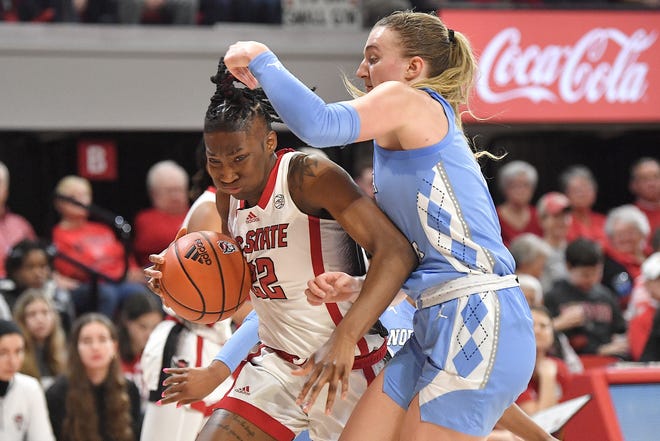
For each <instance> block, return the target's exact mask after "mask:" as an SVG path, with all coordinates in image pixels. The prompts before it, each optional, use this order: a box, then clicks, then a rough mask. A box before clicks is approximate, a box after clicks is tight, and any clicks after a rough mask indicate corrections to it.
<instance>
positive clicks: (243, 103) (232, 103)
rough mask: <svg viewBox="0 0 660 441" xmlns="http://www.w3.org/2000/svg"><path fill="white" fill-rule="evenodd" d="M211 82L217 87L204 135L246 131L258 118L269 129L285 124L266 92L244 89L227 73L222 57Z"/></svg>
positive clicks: (207, 116)
mask: <svg viewBox="0 0 660 441" xmlns="http://www.w3.org/2000/svg"><path fill="white" fill-rule="evenodd" d="M211 82H212V83H213V84H215V86H216V87H215V93H214V94H213V96H212V97H211V103H210V104H209V107H208V109H207V110H206V117H205V118H204V132H215V131H228V132H237V131H246V130H248V129H249V126H250V123H251V122H252V119H253V118H254V117H255V116H257V115H259V116H261V117H263V118H264V120H265V121H266V126H267V127H268V129H269V130H270V129H271V123H272V122H282V120H281V119H280V117H279V115H278V114H277V112H275V109H274V108H273V105H272V104H271V103H270V101H268V97H267V96H266V94H265V93H264V91H263V89H261V88H259V89H250V88H248V87H245V85H243V84H242V83H241V82H240V81H238V80H237V79H236V78H235V77H234V76H233V75H232V74H231V73H230V72H229V70H227V66H226V65H225V62H224V59H223V58H221V59H220V62H219V63H218V72H217V73H216V74H215V75H214V76H212V77H211Z"/></svg>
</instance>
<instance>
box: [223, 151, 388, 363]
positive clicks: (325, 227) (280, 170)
mask: <svg viewBox="0 0 660 441" xmlns="http://www.w3.org/2000/svg"><path fill="white" fill-rule="evenodd" d="M298 154H300V153H298V152H288V153H280V152H278V162H277V164H276V165H275V167H273V170H272V171H271V175H270V177H269V179H268V183H267V185H266V188H265V189H264V192H263V194H262V195H261V198H260V199H259V202H258V204H257V205H256V206H254V207H250V208H247V207H244V201H239V200H236V199H234V198H232V199H231V206H230V211H229V225H228V226H229V230H230V231H231V232H232V234H233V235H234V236H235V237H236V240H237V241H238V243H239V245H240V246H241V247H242V249H243V253H244V254H245V257H246V259H247V261H248V263H249V264H250V267H251V268H250V269H251V271H252V280H253V285H252V292H251V298H252V303H253V305H254V308H255V310H256V312H257V314H258V316H259V337H260V339H261V341H262V343H263V344H265V345H266V346H269V347H272V348H274V349H277V350H280V351H284V352H287V353H288V354H291V355H294V356H296V357H298V358H300V359H305V358H307V357H308V356H309V355H310V354H311V353H313V352H314V351H315V350H316V349H317V348H319V347H320V346H321V344H323V343H325V342H326V341H327V339H328V337H329V336H330V333H331V332H332V331H333V330H334V328H335V326H336V324H337V323H339V322H340V321H341V319H342V317H343V316H344V314H345V313H346V311H347V310H348V309H349V308H350V306H351V303H349V302H342V303H330V304H325V305H322V306H312V305H310V304H309V303H308V302H307V298H306V297H305V293H304V291H305V288H306V287H307V282H308V281H309V280H311V279H313V278H314V277H315V276H316V275H318V274H321V273H323V272H327V271H343V272H345V273H348V274H352V275H361V274H362V273H363V272H364V267H363V260H362V258H361V253H360V250H359V248H358V247H357V245H356V244H355V242H354V241H353V240H352V239H351V238H350V237H349V236H348V234H346V232H344V230H343V229H342V228H341V226H340V225H339V224H338V223H337V222H336V221H335V220H328V219H320V218H318V217H314V216H309V215H307V214H305V213H303V212H301V211H300V210H299V209H298V207H297V206H296V205H295V203H294V202H293V200H292V198H291V195H290V194H289V185H288V179H287V176H288V171H289V164H290V161H291V159H292V158H293V157H294V156H295V155H298ZM327 191H332V190H331V189H328V190H327ZM382 342H383V338H382V337H380V336H379V335H367V336H366V339H365V338H363V339H361V340H360V342H359V344H358V349H356V355H364V354H367V353H369V352H371V351H373V350H374V349H377V348H379V347H380V346H381V344H382Z"/></svg>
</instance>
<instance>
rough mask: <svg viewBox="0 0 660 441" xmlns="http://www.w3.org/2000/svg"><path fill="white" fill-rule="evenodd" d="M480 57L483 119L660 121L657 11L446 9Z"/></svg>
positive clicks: (477, 94) (477, 99)
mask: <svg viewBox="0 0 660 441" xmlns="http://www.w3.org/2000/svg"><path fill="white" fill-rule="evenodd" d="M441 16H442V19H443V21H444V22H445V24H446V25H447V26H448V27H449V28H451V29H455V30H457V31H460V32H462V33H463V34H465V35H466V36H467V37H468V39H469V40H470V42H471V43H472V46H473V49H474V51H475V53H476V54H477V56H478V57H479V70H480V74H479V78H478V80H477V85H476V87H475V90H474V94H473V96H472V98H471V99H472V101H471V104H470V107H471V109H472V110H473V111H474V113H475V114H476V115H477V116H478V117H485V118H488V119H487V121H488V122H495V121H497V122H512V123H513V122H517V123H649V122H660V11H644V12H641V11H511V10H509V11H478V10H471V11H468V10H443V11H442V12H441Z"/></svg>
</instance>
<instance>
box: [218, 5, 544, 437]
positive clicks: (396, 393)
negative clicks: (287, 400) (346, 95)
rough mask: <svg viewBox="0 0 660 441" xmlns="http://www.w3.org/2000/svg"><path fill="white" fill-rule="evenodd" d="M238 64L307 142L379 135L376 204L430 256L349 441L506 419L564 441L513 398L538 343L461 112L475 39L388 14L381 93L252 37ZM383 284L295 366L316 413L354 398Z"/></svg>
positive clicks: (469, 429) (370, 71)
mask: <svg viewBox="0 0 660 441" xmlns="http://www.w3.org/2000/svg"><path fill="white" fill-rule="evenodd" d="M224 59H225V63H226V64H227V67H228V68H229V70H230V71H231V72H232V73H233V74H234V75H235V76H236V77H237V78H238V79H239V80H240V81H242V82H243V83H244V84H245V85H247V86H248V87H250V88H254V87H257V86H258V85H261V87H262V88H263V89H264V91H265V92H266V94H267V95H268V98H269V100H270V101H271V103H272V104H273V106H274V107H275V109H276V111H277V112H278V114H279V115H280V116H281V117H282V119H283V120H284V122H285V123H286V124H287V126H288V127H289V128H290V129H291V130H292V131H293V132H294V133H295V134H296V135H297V136H298V137H299V138H301V139H302V140H303V141H304V142H306V143H307V144H309V145H312V146H314V147H324V146H336V145H346V144H349V143H354V142H359V141H364V140H370V139H373V140H374V144H375V148H374V150H375V152H374V182H375V189H376V199H377V201H378V204H379V206H380V207H381V208H382V209H383V210H384V211H385V212H386V213H387V215H388V216H389V217H390V219H391V220H392V221H393V222H394V223H395V224H396V225H397V226H398V228H399V229H400V230H401V231H402V232H403V233H404V234H405V235H406V237H407V238H408V240H409V241H410V242H411V243H412V245H413V247H414V248H415V250H416V252H417V256H418V259H419V267H418V268H417V269H416V270H415V271H414V272H413V273H412V275H411V276H410V278H409V279H408V280H407V281H406V282H405V284H404V286H403V289H404V290H405V291H406V293H407V294H408V295H409V296H410V297H411V298H412V299H413V300H415V302H416V304H417V312H416V313H415V316H414V334H413V336H412V338H411V339H410V340H408V342H407V343H406V344H405V346H404V347H403V348H402V349H401V350H400V351H399V352H398V353H397V354H396V356H395V357H394V359H393V360H392V361H390V363H389V364H388V365H387V367H386V368H385V370H384V372H381V374H380V375H379V376H378V377H377V378H376V380H375V381H374V382H373V383H372V384H371V385H370V386H369V388H368V389H367V391H366V393H365V394H364V395H363V396H362V398H361V400H360V402H359V403H358V405H357V407H356V408H355V410H354V411H353V413H352V416H351V418H350V419H349V422H348V424H347V426H346V428H345V429H344V431H343V432H342V436H341V438H340V439H341V440H344V441H347V440H359V441H362V440H365V439H377V440H400V439H415V440H434V441H437V440H453V441H455V440H459V441H462V440H470V441H472V440H484V439H485V438H486V436H487V435H488V434H489V433H490V432H491V430H492V429H493V427H494V425H495V423H496V422H497V421H498V419H500V418H501V419H500V422H501V423H502V425H503V426H505V427H506V428H508V429H510V430H512V431H513V432H514V433H516V434H519V435H522V436H523V437H525V438H527V439H554V438H552V437H551V436H550V435H548V434H546V433H544V432H543V431H542V430H540V428H538V426H535V425H534V424H533V423H532V422H531V420H530V419H529V418H528V417H526V416H525V415H524V413H523V412H522V411H521V410H520V409H519V408H517V407H515V406H511V405H512V403H513V402H514V401H515V399H516V398H517V396H518V395H519V394H520V393H521V392H522V391H523V390H524V389H525V387H526V386H527V383H528V381H529V378H530V376H531V374H532V370H533V368H534V357H535V341H534V334H533V331H532V321H531V317H530V312H529V307H528V306H527V303H526V301H525V298H524V296H523V294H522V292H521V290H520V288H519V286H518V284H517V281H516V279H515V276H514V275H513V272H514V262H513V258H512V257H511V255H510V254H509V252H508V251H507V249H506V248H505V246H504V244H503V243H502V239H501V234H500V229H499V223H498V219H497V215H496V212H495V208H494V204H493V201H492V199H491V196H490V194H489V191H488V187H487V185H486V183H485V180H484V178H483V176H482V174H481V171H480V167H479V164H478V163H477V160H476V158H475V155H474V154H473V152H472V151H471V149H470V147H469V145H468V142H467V140H466V138H465V136H464V134H463V132H462V127H461V121H460V114H459V113H458V108H459V106H461V105H464V104H466V103H467V96H468V93H469V91H470V89H471V86H472V82H473V74H474V71H475V69H476V61H475V59H474V56H473V54H472V51H471V48H470V46H469V43H468V41H467V39H466V38H465V37H464V36H463V35H462V34H460V33H459V32H454V31H452V30H449V29H447V27H446V26H445V25H444V24H443V23H442V22H441V21H440V19H439V18H438V17H437V16H435V15H430V14H422V13H413V12H401V13H394V14H392V15H391V16H388V17H385V18H384V19H382V20H380V21H379V22H378V23H376V25H375V26H374V28H373V29H372V31H371V33H370V34H369V37H368V40H367V43H366V45H365V49H364V59H363V61H362V63H361V64H360V66H359V68H358V70H357V75H358V77H360V78H361V79H362V80H363V81H364V85H365V88H366V92H367V93H366V94H361V95H360V96H357V97H356V98H355V99H353V100H351V101H345V102H340V103H333V104H326V103H325V102H324V101H323V100H321V99H320V98H319V97H318V96H316V95H315V94H314V93H313V92H311V91H310V90H309V89H308V88H307V87H306V86H305V85H304V84H302V83H301V82H300V81H298V80H297V79H296V78H295V77H294V76H293V75H292V74H291V73H289V72H288V71H287V70H286V68H285V67H284V66H283V65H282V63H281V62H280V61H279V60H278V59H277V57H276V56H275V55H274V54H273V53H272V52H271V51H270V50H269V49H268V47H267V46H265V45H264V44H262V43H258V42H254V41H251V42H250V41H248V42H238V43H236V44H234V45H232V46H231V47H230V48H229V49H228V51H227V53H226V55H225V57H224ZM356 95H357V93H356ZM372 280H373V279H372ZM345 282H346V280H344V278H342V277H334V276H332V275H328V276H326V277H323V276H322V277H320V278H319V277H317V279H315V281H314V282H313V283H312V284H311V288H310V290H309V291H310V294H308V297H310V296H311V297H313V296H316V300H317V301H326V302H336V301H340V300H346V299H348V298H349V297H352V296H353V295H354V294H355V288H354V287H353V288H351V287H349V286H348V285H350V283H348V284H346V283H345ZM356 283H357V282H356ZM370 283H371V282H370V280H369V277H368V275H367V279H366V281H365V282H364V284H363V285H361V287H358V288H357V289H358V290H359V291H360V295H359V296H357V298H356V300H355V303H354V304H353V306H352V307H351V309H350V310H349V312H348V313H347V314H346V316H345V317H344V318H343V320H342V322H341V323H339V324H338V325H337V328H336V329H335V330H334V332H333V333H332V335H331V337H330V339H329V340H328V341H327V342H326V344H325V345H323V346H322V347H321V348H319V349H318V350H317V351H316V353H315V354H314V355H313V356H312V357H310V358H309V359H308V361H307V363H305V365H303V366H302V368H301V369H298V370H297V371H294V372H293V373H294V374H296V375H305V376H307V382H306V384H305V385H304V386H303V389H302V392H301V393H300V395H299V397H298V403H300V404H301V405H302V406H303V409H307V408H309V407H310V406H311V403H313V402H314V401H315V400H316V398H317V396H318V395H319V394H320V393H321V392H322V391H325V385H326V384H327V385H328V388H329V389H328V394H327V400H326V412H331V411H332V407H333V404H334V403H335V400H336V399H337V394H339V395H340V397H343V396H346V394H347V388H348V383H347V378H348V375H349V373H350V371H351V366H352V363H353V359H352V354H353V352H354V346H355V344H356V342H357V341H358V337H359V335H361V333H362V332H363V330H364V329H365V328H368V327H369V326H370V325H371V323H374V322H375V321H376V319H377V318H378V317H379V315H380V314H381V313H382V312H383V311H384V310H385V308H386V307H387V306H388V305H389V304H390V302H391V301H392V298H391V297H390V296H385V295H379V294H378V293H377V292H376V291H373V290H369V289H368V288H369V287H370V286H371V285H370ZM344 288H345V289H344ZM505 411H506V412H505Z"/></svg>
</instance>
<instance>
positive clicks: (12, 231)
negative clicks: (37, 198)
mask: <svg viewBox="0 0 660 441" xmlns="http://www.w3.org/2000/svg"><path fill="white" fill-rule="evenodd" d="M8 197H9V169H8V168H7V166H6V165H5V164H4V163H2V162H0V278H3V277H5V276H6V275H7V273H6V272H5V258H6V257H7V254H8V253H9V251H10V250H11V249H12V247H13V246H14V245H16V244H17V243H19V242H20V241H22V240H23V239H33V240H34V239H36V238H37V236H36V234H34V229H33V228H32V225H30V223H29V222H28V221H27V220H26V219H25V218H24V217H23V216H20V215H18V214H15V213H12V212H11V211H9V208H8V207H7V198H8Z"/></svg>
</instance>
